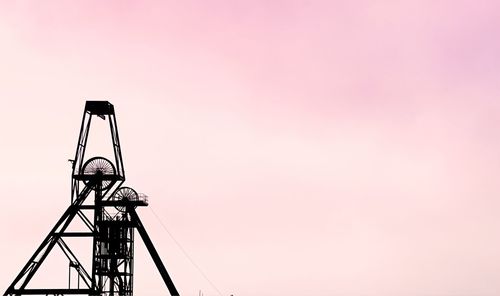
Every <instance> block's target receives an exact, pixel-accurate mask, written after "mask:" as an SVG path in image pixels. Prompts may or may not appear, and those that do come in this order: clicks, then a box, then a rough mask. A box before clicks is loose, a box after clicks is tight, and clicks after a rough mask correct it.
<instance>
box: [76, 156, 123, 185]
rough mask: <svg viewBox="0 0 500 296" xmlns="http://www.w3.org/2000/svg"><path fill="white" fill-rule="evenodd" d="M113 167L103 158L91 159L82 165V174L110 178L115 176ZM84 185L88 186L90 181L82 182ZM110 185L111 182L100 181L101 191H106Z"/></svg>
mask: <svg viewBox="0 0 500 296" xmlns="http://www.w3.org/2000/svg"><path fill="white" fill-rule="evenodd" d="M115 173H116V171H115V166H114V165H113V164H112V163H111V161H109V160H107V159H106V158H104V157H100V156H97V157H92V158H90V159H89V160H87V162H85V164H84V165H83V174H84V175H98V174H99V175H102V176H112V175H115ZM83 182H84V183H85V184H88V183H89V182H90V180H84V181H83ZM110 185H111V180H103V181H102V187H101V189H102V190H105V189H108V188H109V186H110Z"/></svg>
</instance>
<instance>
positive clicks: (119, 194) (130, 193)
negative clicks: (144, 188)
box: [111, 186, 139, 213]
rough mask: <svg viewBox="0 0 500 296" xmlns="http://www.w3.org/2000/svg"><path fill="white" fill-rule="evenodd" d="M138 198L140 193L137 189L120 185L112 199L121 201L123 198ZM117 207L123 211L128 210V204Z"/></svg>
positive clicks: (132, 199) (126, 199)
mask: <svg viewBox="0 0 500 296" xmlns="http://www.w3.org/2000/svg"><path fill="white" fill-rule="evenodd" d="M138 199H139V194H137V191H135V190H134V189H132V188H130V187H125V186H124V187H120V189H118V190H117V191H116V192H115V194H114V195H113V196H112V197H111V200H113V201H121V200H124V201H136V200H138ZM115 208H116V209H117V210H118V211H120V212H122V213H124V212H126V211H127V207H126V206H115Z"/></svg>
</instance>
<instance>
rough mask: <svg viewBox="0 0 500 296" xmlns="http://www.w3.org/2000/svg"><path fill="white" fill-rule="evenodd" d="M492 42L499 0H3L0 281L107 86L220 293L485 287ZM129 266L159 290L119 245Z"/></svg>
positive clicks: (496, 242) (493, 157) (495, 259)
mask: <svg viewBox="0 0 500 296" xmlns="http://www.w3.org/2000/svg"><path fill="white" fill-rule="evenodd" d="M499 52H500V2H498V1H460V0H458V1H457V0H456V1H430V0H421V1H246V2H244V1H222V0H221V1H181V2H174V1H171V2H169V1H162V2H160V1H158V2H155V1H153V2H147V3H146V1H106V2H105V3H103V2H102V1H52V2H48V1H44V2H41V1H12V2H2V3H0V53H1V54H0V65H1V67H0V98H1V100H2V107H1V108H0V134H1V135H2V144H1V145H0V152H1V153H0V163H2V171H3V174H2V181H1V183H0V184H1V185H2V191H3V196H4V202H3V207H2V209H3V210H2V211H1V214H0V225H1V226H0V234H1V235H3V237H4V240H3V243H2V244H1V245H0V248H1V249H0V251H1V252H2V253H3V254H5V255H2V264H3V268H2V269H1V270H0V288H1V289H5V288H7V286H8V285H9V284H10V282H11V281H12V280H13V278H14V276H15V275H16V274H17V272H18V271H19V270H20V269H21V267H22V266H23V264H24V263H25V262H26V260H27V259H28V258H29V256H30V255H31V253H32V252H33V251H34V250H35V248H36V247H37V246H38V244H39V243H40V242H41V240H42V239H43V237H44V236H45V235H46V234H47V232H48V231H49V229H50V228H51V227H52V225H53V224H54V223H55V221H56V220H57V219H58V218H59V216H60V215H61V214H62V212H63V211H64V209H65V208H66V207H67V205H68V202H69V193H70V190H69V180H70V179H69V178H70V167H69V164H68V163H67V161H66V160H67V159H68V158H72V157H73V155H74V150H75V148H76V141H77V136H78V129H79V125H80V120H81V115H82V111H83V107H84V102H85V100H86V99H108V100H110V101H111V102H112V103H113V104H114V105H115V107H116V110H117V120H118V127H119V131H120V136H121V140H122V147H123V151H124V152H123V153H124V160H125V169H126V173H127V184H128V185H130V186H132V187H135V188H136V189H138V191H142V192H145V193H147V194H148V195H149V196H150V201H151V207H152V208H153V209H154V211H155V212H156V213H158V214H159V215H160V216H161V219H162V220H163V222H164V223H165V224H166V225H167V227H168V229H169V230H170V231H171V232H172V233H173V234H174V236H175V237H176V238H177V240H178V241H180V243H181V244H182V245H183V247H184V248H185V249H186V251H187V252H188V253H189V254H190V255H191V257H192V258H193V259H194V260H195V261H196V262H197V263H198V265H199V266H200V267H201V268H202V269H203V270H204V271H205V273H206V274H207V275H208V277H209V278H210V279H211V280H212V281H213V282H214V283H215V284H216V286H217V287H218V288H219V289H220V290H221V291H222V293H223V294H224V295H229V294H234V295H235V296H254V295H263V296H283V295H287V296H288V295H289V296H295V295H297V296H298V295H317V296H333V295H335V296H336V295H338V296H401V295H404V296H431V295H432V296H458V295H464V296H465V295H467V296H469V295H474V296H489V295H491V296H493V295H500V281H499V278H500V251H499V250H500V216H499V211H500V199H499V196H500V185H499V182H498V178H499V177H498V176H500V134H499V132H498V127H499V126H500V119H499V118H500V100H499V98H500V58H499ZM139 214H140V215H141V216H142V217H143V219H144V222H145V224H146V227H147V228H148V230H149V232H150V233H151V236H152V238H153V239H154V241H155V242H156V243H157V248H158V250H159V252H160V254H161V255H162V257H163V258H164V260H165V263H166V265H167V268H168V270H169V271H170V273H171V274H172V277H173V279H174V281H175V283H176V285H177V287H178V289H179V291H180V292H181V295H186V296H187V295H193V296H194V295H198V291H199V290H200V289H201V290H203V291H204V293H205V295H206V296H212V295H214V296H215V295H218V294H217V291H215V290H214V289H213V288H212V287H211V286H210V285H209V284H208V283H207V282H206V281H205V280H204V279H203V277H202V276H201V275H200V274H199V273H198V272H197V271H196V269H195V268H194V267H193V266H192V265H191V264H190V263H189V261H188V260H187V259H186V258H185V257H184V256H183V254H182V252H181V251H180V250H179V249H178V248H177V246H176V245H175V243H174V242H173V241H172V240H171V239H170V238H169V237H168V235H167V234H166V233H165V231H164V230H163V229H162V227H161V225H160V224H159V222H158V221H157V220H155V219H154V216H153V215H152V213H151V212H150V210H149V209H141V211H140V213H139ZM12 225H18V226H12ZM49 270H50V269H49ZM136 272H137V274H136V276H135V283H136V290H135V292H136V294H137V295H159V293H160V292H159V291H162V292H164V293H165V294H166V293H167V290H166V289H165V288H164V287H163V284H162V283H161V279H160V277H159V275H158V274H157V273H155V270H154V268H153V264H152V262H151V260H150V259H149V258H148V257H147V254H146V253H145V250H144V247H143V246H142V243H139V242H138V243H137V257H136ZM54 274H55V269H54Z"/></svg>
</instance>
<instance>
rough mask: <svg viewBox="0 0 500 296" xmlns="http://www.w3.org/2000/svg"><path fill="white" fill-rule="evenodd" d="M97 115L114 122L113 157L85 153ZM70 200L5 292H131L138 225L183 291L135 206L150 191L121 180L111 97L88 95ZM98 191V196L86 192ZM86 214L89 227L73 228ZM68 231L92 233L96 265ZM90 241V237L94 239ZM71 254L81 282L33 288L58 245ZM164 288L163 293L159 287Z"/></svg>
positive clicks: (75, 234)
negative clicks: (83, 256)
mask: <svg viewBox="0 0 500 296" xmlns="http://www.w3.org/2000/svg"><path fill="white" fill-rule="evenodd" d="M95 116H97V117H99V118H101V119H102V120H107V121H108V122H109V128H110V130H111V140H112V144H113V151H114V159H113V160H108V159H106V158H104V157H101V156H94V157H91V158H85V150H86V146H87V139H88V135H89V131H90V126H91V122H92V119H93V118H95ZM72 163H73V171H72V186H71V205H70V206H69V207H68V209H67V210H66V211H65V212H64V214H63V215H62V216H61V218H60V219H59V220H58V221H57V223H56V224H55V226H54V227H53V228H52V230H51V231H50V233H49V234H48V235H47V237H46V238H45V239H44V240H43V242H42V243H41V244H40V246H39V247H38V249H37V250H36V251H35V253H34V254H33V255H32V256H31V258H30V259H29V261H28V263H26V265H25V266H24V267H23V269H22V270H21V272H20V273H19V274H18V275H17V277H16V278H15V279H14V281H13V282H12V284H11V285H10V286H9V287H8V289H7V291H5V293H4V295H104V296H115V295H119V296H122V295H123V296H132V295H133V283H134V281H133V279H134V232H135V231H134V230H135V229H137V231H138V232H139V235H140V236H141V238H142V240H143V241H144V244H145V245H146V248H147V250H148V251H149V254H150V255H151V257H152V259H153V261H154V263H155V265H156V267H157V268H158V271H159V272H160V275H161V277H162V278H163V281H164V282H165V285H166V286H167V288H168V291H169V292H170V295H172V296H177V295H179V293H178V292H177V289H176V288H175V285H174V283H173V282H172V279H171V278H170V276H169V274H168V272H167V269H166V268H165V266H164V265H163V263H162V261H161V258H160V256H159V255H158V253H157V251H156V249H155V247H154V245H153V242H152V241H151V239H150V237H149V235H148V233H147V231H146V229H145V228H144V225H143V224H142V222H141V220H140V219H139V216H138V215H137V212H136V208H137V207H144V206H147V205H148V200H147V197H146V196H145V195H140V194H138V193H137V192H136V191H135V190H134V189H132V188H130V187H125V186H122V184H123V182H124V181H125V170H124V168H123V159H122V154H121V147H120V140H119V137H118V129H117V125H116V118H115V110H114V107H113V105H112V104H111V103H109V102H107V101H87V102H86V104H85V111H84V113H83V120H82V125H81V128H80V136H79V138H78V145H77V148H76V155H75V159H74V160H73V161H72ZM92 193H93V194H94V200H93V201H91V200H87V198H88V197H89V196H90V195H92ZM75 217H78V218H76V219H81V221H83V223H84V225H85V226H86V228H87V229H86V230H85V231H78V232H75V231H69V230H68V226H69V225H70V224H71V223H72V221H73V220H74V219H75ZM69 237H82V238H87V239H92V249H93V250H92V270H91V271H90V272H88V271H87V270H85V268H84V267H83V265H82V264H81V263H80V261H79V259H78V258H77V256H76V255H75V254H74V252H73V251H72V250H71V248H70V247H69V246H68V245H67V244H66V242H65V239H66V238H69ZM89 243H90V241H89ZM56 246H57V247H58V248H60V249H61V250H62V251H63V253H64V255H66V257H67V258H68V260H69V269H68V272H69V273H70V275H71V271H72V270H73V272H76V273H77V275H78V278H77V283H76V284H75V283H73V286H74V287H72V285H71V276H69V279H68V287H67V288H50V289H45V288H43V289H41V288H31V287H28V286H29V285H28V284H29V283H30V281H31V279H32V278H33V276H34V275H35V274H36V273H37V271H38V270H39V267H40V266H41V265H42V264H43V262H44V260H45V259H46V258H47V256H48V255H49V253H50V252H51V251H52V250H53V248H54V247H56ZM158 294H160V293H158Z"/></svg>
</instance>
